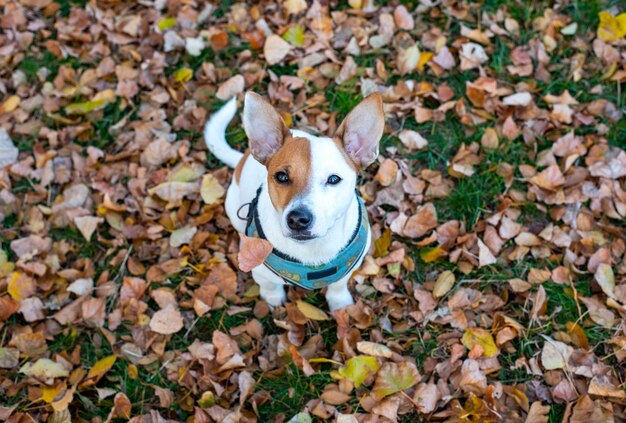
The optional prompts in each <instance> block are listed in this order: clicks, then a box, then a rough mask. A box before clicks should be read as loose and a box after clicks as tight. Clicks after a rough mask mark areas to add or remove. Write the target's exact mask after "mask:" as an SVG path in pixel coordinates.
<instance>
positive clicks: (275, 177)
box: [204, 92, 385, 310]
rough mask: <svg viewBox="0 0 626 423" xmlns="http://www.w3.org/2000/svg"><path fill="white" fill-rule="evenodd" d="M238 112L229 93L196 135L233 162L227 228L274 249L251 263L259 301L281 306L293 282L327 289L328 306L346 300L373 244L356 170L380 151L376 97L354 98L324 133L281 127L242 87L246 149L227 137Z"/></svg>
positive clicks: (272, 111)
mask: <svg viewBox="0 0 626 423" xmlns="http://www.w3.org/2000/svg"><path fill="white" fill-rule="evenodd" d="M236 112H237V102H236V99H235V98H233V99H231V100H230V101H229V102H228V103H227V104H226V105H224V106H223V107H222V108H221V109H220V110H219V111H218V112H217V113H215V114H214V115H213V116H212V117H211V118H210V119H209V121H208V122H207V124H206V127H205V129H204V137H205V141H206V144H207V146H208V148H209V150H210V151H211V152H212V153H213V154H214V155H215V156H216V157H217V158H218V159H220V160H221V161H222V162H224V163H226V165H228V166H230V167H231V168H235V175H234V178H233V181H232V183H231V185H230V187H229V188H228V193H227V195H226V202H225V208H226V213H227V214H228V217H229V218H230V221H231V222H232V224H233V226H234V227H235V229H236V230H237V231H238V232H240V233H243V234H246V235H247V236H250V237H259V238H265V239H267V240H268V241H269V242H270V243H271V244H272V246H273V247H274V249H273V251H272V253H271V254H270V256H269V257H268V258H267V259H266V260H265V262H264V263H263V264H262V265H259V266H257V267H255V268H254V269H252V277H253V278H254V280H255V281H256V282H257V283H258V284H259V286H260V294H261V297H262V298H263V299H264V300H265V301H267V302H268V303H269V304H270V305H271V306H278V305H281V304H282V303H283V302H284V300H285V298H286V295H285V289H284V285H285V284H293V285H296V286H299V287H302V288H305V289H318V288H323V287H327V291H326V300H327V301H328V305H329V307H330V310H337V309H340V308H343V307H345V306H348V305H350V304H353V303H354V301H353V300H352V296H351V295H350V291H349V290H348V280H349V279H350V275H351V274H352V271H353V270H354V269H356V268H358V267H359V266H360V265H361V263H362V262H363V259H364V257H365V254H366V253H367V251H368V250H369V247H370V243H371V239H370V236H371V231H370V225H369V221H368V218H367V211H366V209H365V206H364V204H363V200H361V198H360V197H359V195H358V192H357V191H356V190H355V186H356V180H357V174H358V172H359V171H360V170H362V169H364V168H366V167H367V166H368V165H370V164H371V163H372V162H373V161H374V160H375V159H376V157H378V143H379V140H380V138H381V136H382V134H383V130H384V127H385V117H384V113H383V103H382V98H381V96H380V94H378V93H376V94H372V95H370V96H368V97H367V98H365V99H364V100H363V101H361V103H359V104H358V105H357V106H356V107H355V108H354V109H353V110H352V111H351V112H350V113H349V114H348V116H346V118H345V120H344V121H343V122H342V123H341V125H340V126H339V128H338V129H337V132H336V133H335V135H334V136H333V137H332V138H329V137H316V136H314V135H311V134H309V133H307V132H304V131H300V130H289V129H288V128H287V126H286V125H285V122H284V121H283V119H282V118H281V116H280V115H279V114H278V112H277V111H276V110H275V109H274V108H273V107H272V106H271V105H270V104H269V103H268V102H267V101H265V100H264V99H263V97H261V96H260V95H258V94H255V93H253V92H248V93H246V96H245V100H244V108H243V127H244V130H245V132H246V135H247V137H248V139H249V144H250V145H249V149H248V150H246V152H245V153H241V152H239V151H237V150H235V149H233V148H232V147H230V146H229V145H228V144H227V143H226V139H225V132H226V127H227V126H228V124H229V122H230V121H231V119H232V118H233V116H234V115H235V113H236ZM246 208H247V212H244V210H245V209H246ZM242 212H244V213H245V216H241V213H242Z"/></svg>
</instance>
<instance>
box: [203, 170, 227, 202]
mask: <svg viewBox="0 0 626 423" xmlns="http://www.w3.org/2000/svg"><path fill="white" fill-rule="evenodd" d="M225 193H226V191H225V190H224V188H223V187H222V186H221V185H220V183H219V182H218V180H217V178H215V176H213V175H212V174H210V173H208V174H206V175H204V177H203V178H202V186H201V187H200V195H201V196H202V200H203V201H204V202H205V203H206V204H215V203H217V200H219V199H220V198H222V197H223V196H224V194H225Z"/></svg>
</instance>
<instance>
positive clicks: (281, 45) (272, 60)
mask: <svg viewBox="0 0 626 423" xmlns="http://www.w3.org/2000/svg"><path fill="white" fill-rule="evenodd" d="M290 51H291V44H289V43H288V42H287V41H285V40H283V39H282V38H281V37H279V36H278V35H275V34H272V35H270V36H269V37H267V39H266V40H265V44H264V45H263V54H264V55H265V60H266V61H267V64H269V65H275V64H277V63H280V62H282V61H283V59H284V58H285V57H286V56H287V55H288V54H289V52H290Z"/></svg>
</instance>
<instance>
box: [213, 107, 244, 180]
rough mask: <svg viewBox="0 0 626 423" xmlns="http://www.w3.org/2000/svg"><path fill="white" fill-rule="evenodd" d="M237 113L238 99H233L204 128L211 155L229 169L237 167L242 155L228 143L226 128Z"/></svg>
mask: <svg viewBox="0 0 626 423" xmlns="http://www.w3.org/2000/svg"><path fill="white" fill-rule="evenodd" d="M235 113H237V98H236V97H233V98H231V99H230V100H229V101H228V103H226V104H225V105H224V106H223V107H222V108H221V109H219V110H218V111H217V112H216V113H215V114H213V116H211V118H210V119H209V121H208V122H207V123H206V125H205V127H204V142H206V146H207V147H208V148H209V150H210V151H211V153H213V155H214V156H215V157H217V158H218V159H220V160H221V161H223V162H224V163H226V165H227V166H229V167H233V168H234V167H235V166H237V163H239V159H241V157H242V156H243V154H242V153H240V152H239V151H237V150H235V149H234V148H232V147H231V146H230V145H228V143H227V142H226V137H225V135H226V127H227V126H228V123H229V122H230V121H231V120H232V119H233V116H235Z"/></svg>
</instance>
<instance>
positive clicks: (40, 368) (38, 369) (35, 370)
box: [20, 358, 70, 380]
mask: <svg viewBox="0 0 626 423" xmlns="http://www.w3.org/2000/svg"><path fill="white" fill-rule="evenodd" d="M20 373H24V374H25V375H26V376H30V377H34V378H37V379H40V380H45V379H52V378H57V377H67V376H69V374H70V372H68V371H67V370H66V369H65V367H63V365H61V364H60V363H57V362H55V361H52V360H50V359H49V358H40V359H39V360H37V361H36V362H35V363H34V364H33V363H26V364H24V365H23V366H22V368H21V369H20Z"/></svg>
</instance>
